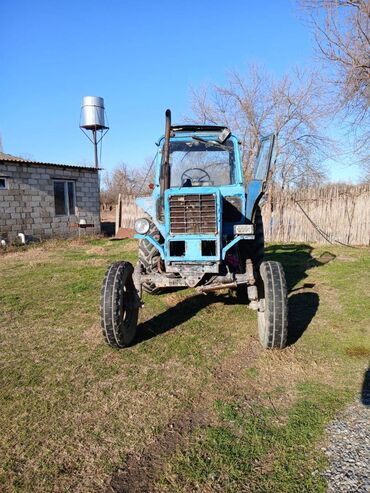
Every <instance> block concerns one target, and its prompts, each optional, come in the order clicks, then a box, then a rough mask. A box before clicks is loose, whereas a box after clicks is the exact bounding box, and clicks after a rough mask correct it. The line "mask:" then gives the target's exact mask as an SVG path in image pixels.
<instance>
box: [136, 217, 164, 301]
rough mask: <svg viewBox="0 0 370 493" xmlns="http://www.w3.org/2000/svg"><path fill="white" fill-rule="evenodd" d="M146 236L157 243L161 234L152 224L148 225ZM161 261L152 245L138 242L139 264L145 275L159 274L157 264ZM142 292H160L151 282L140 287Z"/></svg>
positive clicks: (148, 242)
mask: <svg viewBox="0 0 370 493" xmlns="http://www.w3.org/2000/svg"><path fill="white" fill-rule="evenodd" d="M148 234H149V235H150V236H151V237H152V238H154V239H155V240H157V241H159V240H160V238H161V234H160V232H159V231H158V228H157V227H156V225H155V224H154V223H152V222H151V223H150V227H149V231H148ZM160 260H161V257H160V254H159V251H158V250H157V249H156V247H155V246H154V245H152V243H150V241H148V240H140V241H139V262H140V263H141V265H142V267H143V269H144V271H145V274H150V273H152V272H153V273H157V272H159V269H158V264H159V262H160ZM142 287H143V290H144V291H145V292H146V293H150V294H156V293H159V292H160V289H159V288H157V287H156V285H155V284H154V283H153V282H146V283H143V285H142Z"/></svg>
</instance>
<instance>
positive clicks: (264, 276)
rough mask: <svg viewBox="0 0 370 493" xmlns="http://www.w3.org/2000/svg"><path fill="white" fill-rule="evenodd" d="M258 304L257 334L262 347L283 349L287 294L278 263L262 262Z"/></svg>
mask: <svg viewBox="0 0 370 493" xmlns="http://www.w3.org/2000/svg"><path fill="white" fill-rule="evenodd" d="M258 304H259V307H258V314H257V316H258V333H259V338H260V341H261V344H262V346H263V347H264V348H266V349H274V348H277V349H282V348H284V347H285V346H286V344H287V336H288V293H287V286H286V281H285V274H284V269H283V266H282V265H281V264H280V262H273V261H265V262H262V264H261V266H260V282H259V302H258Z"/></svg>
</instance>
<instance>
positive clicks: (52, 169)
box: [0, 162, 100, 241]
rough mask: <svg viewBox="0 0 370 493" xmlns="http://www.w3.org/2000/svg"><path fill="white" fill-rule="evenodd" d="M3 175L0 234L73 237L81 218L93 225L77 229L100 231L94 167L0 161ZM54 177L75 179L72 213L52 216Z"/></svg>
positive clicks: (77, 231) (97, 187) (97, 182)
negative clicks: (74, 202)
mask: <svg viewBox="0 0 370 493" xmlns="http://www.w3.org/2000/svg"><path fill="white" fill-rule="evenodd" d="M4 176H5V177H7V183H8V189H5V190H4V189H0V237H3V238H5V239H8V241H13V240H14V238H15V237H17V235H18V233H24V234H25V235H28V236H32V237H36V238H40V239H41V238H42V239H43V238H51V237H66V236H74V235H78V234H79V228H77V227H76V225H77V224H78V223H79V221H80V220H81V219H85V220H86V222H87V223H89V224H90V223H91V224H94V227H93V228H86V229H84V230H80V231H83V232H87V233H98V232H100V221H99V181H98V180H99V178H98V173H97V172H96V171H95V170H93V169H91V170H89V169H79V168H78V169H71V168H64V167H62V166H61V167H58V166H45V165H38V164H37V165H36V164H30V165H27V164H24V163H20V164H16V163H14V164H13V163H10V164H9V163H4V162H0V177H4ZM54 180H72V181H74V182H75V192H76V214H75V215H71V216H56V214H55V205H54Z"/></svg>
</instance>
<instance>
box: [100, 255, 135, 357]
mask: <svg viewBox="0 0 370 493" xmlns="http://www.w3.org/2000/svg"><path fill="white" fill-rule="evenodd" d="M133 271H134V268H133V266H132V264H130V262H114V263H113V264H111V265H110V267H109V268H108V270H107V272H106V274H105V277H104V280H103V285H102V289H101V297H100V322H101V328H102V331H103V335H104V338H105V340H106V341H107V343H108V344H109V345H110V346H112V347H114V348H123V347H127V346H129V345H130V344H131V343H132V341H133V340H134V338H135V335H136V328H137V320H138V315H139V306H140V302H139V297H138V294H137V291H136V288H135V286H134V283H133V280H132V273H133Z"/></svg>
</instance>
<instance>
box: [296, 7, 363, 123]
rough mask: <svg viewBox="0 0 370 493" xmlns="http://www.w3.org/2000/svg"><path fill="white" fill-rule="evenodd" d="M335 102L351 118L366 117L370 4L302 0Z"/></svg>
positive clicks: (361, 118) (359, 120) (355, 120)
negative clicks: (326, 66)
mask: <svg viewBox="0 0 370 493" xmlns="http://www.w3.org/2000/svg"><path fill="white" fill-rule="evenodd" d="M301 3H302V4H303V7H304V8H305V9H306V10H307V11H308V13H309V15H310V19H311V21H312V27H313V33H314V36H315V39H316V42H317V46H318V49H319V54H320V56H321V58H322V59H323V60H324V61H325V62H327V63H328V66H329V69H330V82H331V83H332V84H333V85H334V86H335V87H336V88H337V89H338V91H337V92H336V95H339V99H338V102H339V103H340V106H341V107H342V108H346V109H347V110H348V111H349V113H350V114H351V115H352V117H353V118H354V123H357V124H359V123H361V122H364V120H365V119H368V117H369V102H370V87H369V81H370V32H369V27H370V22H369V20H370V4H369V2H368V0H302V2H301Z"/></svg>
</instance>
